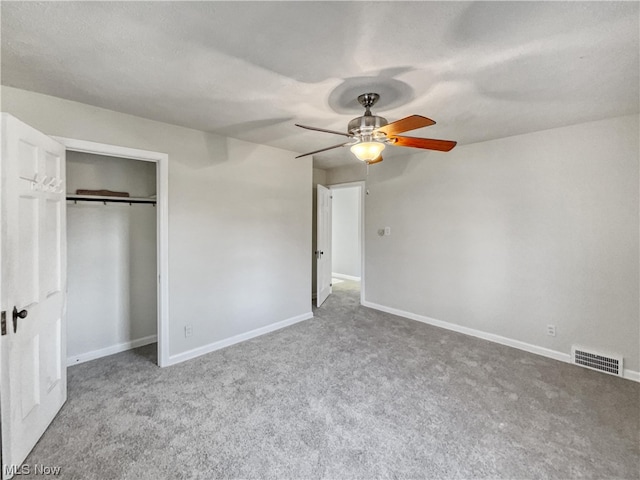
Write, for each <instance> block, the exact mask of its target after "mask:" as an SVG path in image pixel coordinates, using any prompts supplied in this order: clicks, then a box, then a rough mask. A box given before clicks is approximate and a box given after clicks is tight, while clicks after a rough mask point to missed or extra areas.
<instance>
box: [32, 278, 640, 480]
mask: <svg viewBox="0 0 640 480" xmlns="http://www.w3.org/2000/svg"><path fill="white" fill-rule="evenodd" d="M334 292H335V293H334V294H333V295H331V296H330V297H329V298H328V299H327V301H326V302H325V304H324V305H323V306H322V307H321V308H319V309H316V310H315V318H313V319H312V320H308V321H305V322H302V323H299V324H296V325H293V326H291V327H288V328H285V329H282V330H279V331H277V332H273V333H271V334H268V335H264V336H262V337H259V338H255V339H253V340H250V341H247V342H244V343H241V344H238V345H235V346H232V347H228V348H226V349H223V350H219V351H217V352H213V353H210V354H208V355H205V356H203V357H200V358H197V359H194V360H191V361H188V362H184V363H182V364H179V365H175V366H172V367H168V368H164V369H160V368H158V367H157V366H156V365H155V348H156V347H155V345H150V346H147V347H142V348H139V349H135V350H131V351H128V352H124V353H120V354H117V355H113V356H110V357H106V358H102V359H99V360H95V361H92V362H88V363H84V364H81V365H77V366H74V367H71V368H69V370H68V381H69V399H68V401H67V403H66V404H65V406H64V407H63V409H62V410H61V412H60V414H59V415H58V416H57V418H56V419H55V420H54V422H53V423H52V425H51V426H50V428H49V429H48V430H47V431H46V432H45V434H44V436H43V437H42V439H41V440H40V442H39V443H38V444H37V445H36V447H35V448H34V450H33V451H32V452H31V454H30V455H29V457H28V458H27V460H26V462H25V463H26V464H28V465H34V464H38V465H45V466H59V467H61V474H60V475H59V476H58V477H57V478H65V479H66V478H68V479H83V480H84V479H101V480H105V479H214V478H229V479H262V478H264V479H289V478H291V479H302V478H304V479H316V478H326V479H374V478H384V479H387V478H388V479H418V478H430V479H449V478H467V479H471V478H501V479H524V478H527V479H529V478H532V479H534V478H535V479H542V478H545V479H546V478H554V479H567V478H599V479H602V478H626V479H638V478H639V476H640V473H639V472H640V446H639V443H640V433H639V432H640V385H639V384H638V383H635V382H631V381H628V380H623V379H620V378H616V377H612V376H608V375H605V374H601V373H598V372H593V371H590V370H586V369H583V368H580V367H576V366H573V365H569V364H564V363H561V362H557V361H554V360H550V359H547V358H543V357H539V356H536V355H532V354H528V353H526V352H522V351H519V350H515V349H512V348H509V347H504V346H501V345H497V344H494V343H489V342H486V341H483V340H480V339H476V338H473V337H468V336H465V335H462V334H457V333H454V332H450V331H447V330H442V329H438V328H435V327H431V326H429V325H424V324H421V323H418V322H414V321H411V320H407V319H403V318H399V317H396V316H393V315H389V314H386V313H382V312H378V311H375V310H371V309H368V308H365V307H362V306H360V305H359V294H358V290H357V284H355V283H354V282H349V281H345V282H343V283H340V284H338V285H336V288H335V289H334ZM27 477H28V476H27ZM22 478H25V477H24V476H23V477H22ZM32 478H42V477H41V476H32Z"/></svg>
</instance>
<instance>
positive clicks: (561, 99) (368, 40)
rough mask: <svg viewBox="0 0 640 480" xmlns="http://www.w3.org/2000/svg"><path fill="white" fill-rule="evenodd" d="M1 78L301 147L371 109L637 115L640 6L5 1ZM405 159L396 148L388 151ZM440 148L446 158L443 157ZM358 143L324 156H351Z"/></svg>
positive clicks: (453, 120)
mask: <svg viewBox="0 0 640 480" xmlns="http://www.w3.org/2000/svg"><path fill="white" fill-rule="evenodd" d="M0 8H1V9H2V12H1V13H2V19H1V21H2V25H1V27H2V30H1V35H2V36H1V41H2V83H3V84H4V85H9V86H13V87H17V88H22V89H26V90H32V91H36V92H41V93H45V94H49V95H54V96H58V97H62V98H67V99H70V100H75V101H78V102H83V103H88V104H91V105H96V106H100V107H104V108H108V109H112V110H117V111H120V112H125V113H129V114H133V115H138V116H141V117H146V118H151V119H155V120H159V121H163V122H168V123H172V124H176V125H183V126H186V127H192V128H196V129H200V130H205V131H211V132H217V133H220V134H224V135H228V136H231V137H236V138H240V139H244V140H248V141H251V142H257V143H261V144H266V145H272V146H275V147H280V148H284V149H287V150H291V151H294V152H299V153H302V152H307V151H311V150H316V149H319V148H323V147H326V146H329V145H333V144H336V143H339V142H340V141H341V140H342V138H343V137H339V136H334V135H330V134H324V133H316V132H309V131H304V130H302V129H298V128H296V127H295V126H294V125H293V124H294V122H298V123H303V124H307V125H314V126H318V127H323V128H329V129H335V130H345V129H346V124H347V122H348V121H349V120H350V119H351V118H353V117H356V116H358V115H360V114H361V109H360V108H359V105H358V104H357V102H356V99H355V97H356V96H357V95H358V94H360V93H364V92H369V91H373V92H377V93H380V94H381V96H382V98H381V100H380V102H379V103H378V105H376V107H375V108H374V113H377V114H379V115H382V116H385V117H386V118H387V119H388V120H389V121H393V120H396V119H399V118H401V117H404V116H407V115H409V114H422V115H425V116H428V117H430V118H433V119H434V120H436V121H437V122H438V123H437V124H436V125H435V126H432V127H428V128H424V129H421V130H417V131H415V132H411V135H413V136H427V137H431V138H444V139H452V140H458V142H459V143H461V144H465V143H473V142H478V141H483V140H489V139H494V138H501V137H506V136H510V135H517V134H521V133H526V132H532V131H537V130H544V129H547V128H553V127H557V126H562V125H568V124H574V123H580V122H585V121H590V120H597V119H602V118H606V117H611V116H617V115H624V114H631V113H637V112H638V111H639V103H640V100H639V96H640V94H639V84H640V80H639V72H640V65H639V58H640V46H639V30H640V25H639V23H640V22H639V3H638V2H620V3H617V2H602V3H600V2H585V3H581V2H566V3H565V2H496V3H493V2H406V3H405V2H327V3H325V2H299V3H298V2H7V1H2V2H1V6H0ZM400 153H407V149H403V148H401V147H390V148H388V149H387V150H385V158H388V157H390V156H393V155H394V154H396V155H397V154H400ZM433 155H446V154H443V153H433ZM357 162H358V161H357V160H355V159H354V158H353V157H352V156H351V154H350V153H349V151H348V149H346V148H341V149H337V150H334V151H332V152H329V153H326V154H321V155H317V156H315V157H314V165H315V166H316V167H320V168H330V167H332V166H336V165H342V164H354V163H357Z"/></svg>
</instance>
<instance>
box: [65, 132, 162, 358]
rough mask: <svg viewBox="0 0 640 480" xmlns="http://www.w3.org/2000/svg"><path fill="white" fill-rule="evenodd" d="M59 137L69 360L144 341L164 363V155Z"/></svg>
mask: <svg viewBox="0 0 640 480" xmlns="http://www.w3.org/2000/svg"><path fill="white" fill-rule="evenodd" d="M57 140H58V141H61V142H62V143H63V144H65V146H66V147H67V152H66V163H65V165H66V169H65V170H66V172H65V178H66V192H67V202H66V213H67V215H66V217H67V226H66V234H67V366H71V365H76V364H78V363H83V362H86V361H89V360H94V359H97V358H101V357H104V356H108V355H113V354H115V353H119V352H123V351H125V350H130V349H133V348H137V347H141V346H144V345H149V347H148V348H149V350H148V351H147V352H146V353H145V355H146V354H148V355H149V358H150V359H152V361H154V362H155V363H157V364H158V365H159V366H165V365H167V364H168V348H166V347H164V345H165V344H166V342H167V340H168V338H167V335H166V334H165V335H163V332H164V331H166V318H165V317H166V314H167V311H168V308H167V299H166V286H167V279H166V278H164V279H163V277H166V259H167V255H166V236H167V232H166V217H167V215H166V205H167V198H166V196H167V191H166V184H167V182H166V176H167V172H166V167H167V166H166V160H167V159H168V157H167V156H166V154H161V153H156V152H146V151H143V150H134V149H128V148H124V147H115V146H110V145H103V144H95V143H93V142H83V141H77V140H71V139H60V138H58V139H57ZM156 354H157V355H156Z"/></svg>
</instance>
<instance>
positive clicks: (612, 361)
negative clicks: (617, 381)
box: [571, 346, 623, 377]
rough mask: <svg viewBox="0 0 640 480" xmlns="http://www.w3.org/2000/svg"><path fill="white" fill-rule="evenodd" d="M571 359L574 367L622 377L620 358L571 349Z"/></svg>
mask: <svg viewBox="0 0 640 480" xmlns="http://www.w3.org/2000/svg"><path fill="white" fill-rule="evenodd" d="M571 359H572V360H573V363H575V364H576V365H580V366H582V367H586V368H590V369H591V370H597V371H599V372H604V373H608V374H610V375H617V376H618V377H622V372H623V370H622V357H621V356H612V355H605V354H603V353H598V352H594V351H591V350H587V349H585V348H581V347H576V346H573V347H571Z"/></svg>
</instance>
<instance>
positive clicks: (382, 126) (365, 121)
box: [296, 93, 457, 165]
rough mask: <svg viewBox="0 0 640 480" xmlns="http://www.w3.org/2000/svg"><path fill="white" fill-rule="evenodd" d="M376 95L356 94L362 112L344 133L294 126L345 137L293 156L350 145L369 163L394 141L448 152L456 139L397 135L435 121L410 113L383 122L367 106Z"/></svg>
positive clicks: (374, 101)
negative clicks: (339, 141)
mask: <svg viewBox="0 0 640 480" xmlns="http://www.w3.org/2000/svg"><path fill="white" fill-rule="evenodd" d="M379 98H380V95H378V94H377V93H364V94H362V95H360V96H359V97H358V102H359V103H360V105H362V106H363V107H364V108H365V112H364V115H363V116H361V117H357V118H354V119H353V120H351V121H350V122H349V125H348V126H347V133H344V132H338V131H335V130H327V129H325V128H316V127H308V126H306V125H299V124H297V123H296V127H301V128H306V129H307V130H315V131H318V132H325V133H333V134H335V135H343V136H345V137H349V141H347V142H344V143H339V144H338V145H332V146H331V147H327V148H322V149H320V150H315V151H313V152H309V153H305V154H302V155H298V156H297V157H296V158H300V157H306V156H307V155H313V154H314V153H320V152H326V151H327V150H331V149H334V148H338V147H345V146H350V147H351V152H352V153H353V154H354V155H355V156H356V157H357V158H358V160H362V161H363V162H365V163H366V164H367V165H373V164H374V163H379V162H381V161H382V155H381V153H382V150H384V147H385V146H386V145H396V146H398V147H412V148H423V149H426V150H439V151H441V152H448V151H449V150H451V149H452V148H453V147H455V146H456V143H457V142H454V141H451V140H435V139H431V138H415V137H401V136H399V135H398V134H399V133H404V132H408V131H409V130H415V129H417V128H423V127H428V126H430V125H435V123H436V122H434V121H433V120H431V119H430V118H427V117H423V116H421V115H411V116H409V117H405V118H403V119H400V120H396V121H395V122H391V123H389V122H387V119H386V118H383V117H379V116H377V115H373V114H372V113H371V107H373V106H374V105H375V103H376V102H377V101H378V99H379Z"/></svg>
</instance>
